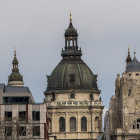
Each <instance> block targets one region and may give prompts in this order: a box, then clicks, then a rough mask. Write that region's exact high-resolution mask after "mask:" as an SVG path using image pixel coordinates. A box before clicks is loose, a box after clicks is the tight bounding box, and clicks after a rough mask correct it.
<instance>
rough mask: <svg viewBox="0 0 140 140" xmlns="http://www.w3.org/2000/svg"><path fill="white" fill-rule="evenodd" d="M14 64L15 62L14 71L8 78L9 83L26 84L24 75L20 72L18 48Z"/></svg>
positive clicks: (13, 84) (14, 84)
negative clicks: (17, 55)
mask: <svg viewBox="0 0 140 140" xmlns="http://www.w3.org/2000/svg"><path fill="white" fill-rule="evenodd" d="M12 64H13V69H12V73H11V75H10V76H9V79H8V85H11V86H22V85H24V83H23V77H22V76H21V74H20V73H19V69H18V60H17V57H16V50H14V59H13V62H12Z"/></svg>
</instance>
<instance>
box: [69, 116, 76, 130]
mask: <svg viewBox="0 0 140 140" xmlns="http://www.w3.org/2000/svg"><path fill="white" fill-rule="evenodd" d="M70 131H71V132H75V131H76V118H75V117H71V118H70Z"/></svg>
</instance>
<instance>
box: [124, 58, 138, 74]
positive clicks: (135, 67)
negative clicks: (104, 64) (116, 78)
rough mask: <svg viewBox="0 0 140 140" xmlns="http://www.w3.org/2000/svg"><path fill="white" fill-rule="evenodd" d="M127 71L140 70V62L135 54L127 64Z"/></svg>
mask: <svg viewBox="0 0 140 140" xmlns="http://www.w3.org/2000/svg"><path fill="white" fill-rule="evenodd" d="M126 72H140V62H139V61H138V60H137V58H136V57H135V56H134V58H133V60H132V62H130V63H128V64H127V66H126Z"/></svg>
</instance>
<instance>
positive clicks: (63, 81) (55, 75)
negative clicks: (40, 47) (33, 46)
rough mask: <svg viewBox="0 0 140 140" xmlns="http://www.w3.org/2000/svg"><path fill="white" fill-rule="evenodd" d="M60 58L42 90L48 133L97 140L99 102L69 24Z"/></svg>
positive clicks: (64, 138)
mask: <svg viewBox="0 0 140 140" xmlns="http://www.w3.org/2000/svg"><path fill="white" fill-rule="evenodd" d="M64 36H65V47H64V49H62V52H61V56H62V60H61V61H60V63H59V64H58V65H57V66H56V67H55V69H54V70H53V71H52V73H51V75H49V76H47V79H48V86H47V89H46V91H45V92H44V94H45V96H46V104H47V110H48V115H49V121H50V130H49V134H50V135H53V136H56V138H57V139H61V140H68V139H73V140H74V139H81V140H82V139H83V140H97V136H98V135H100V134H102V110H103V106H102V101H101V98H100V90H99V89H98V86H97V75H95V74H93V73H92V71H91V70H90V68H89V67H88V66H87V65H86V63H85V62H84V61H83V60H82V59H81V56H82V50H81V48H79V47H78V33H77V30H76V29H75V28H74V27H73V24H72V18H71V15H70V23H69V26H68V28H67V29H66V31H65V34H64Z"/></svg>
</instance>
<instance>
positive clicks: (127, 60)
mask: <svg viewBox="0 0 140 140" xmlns="http://www.w3.org/2000/svg"><path fill="white" fill-rule="evenodd" d="M130 62H132V59H131V56H130V47H129V45H128V56H127V58H126V64H129V63H130Z"/></svg>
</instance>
